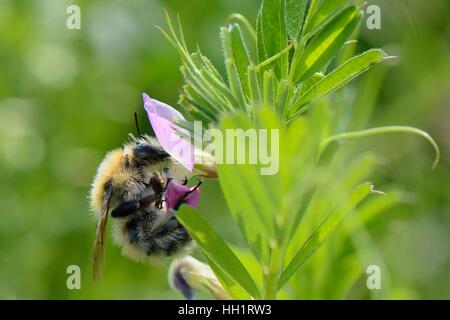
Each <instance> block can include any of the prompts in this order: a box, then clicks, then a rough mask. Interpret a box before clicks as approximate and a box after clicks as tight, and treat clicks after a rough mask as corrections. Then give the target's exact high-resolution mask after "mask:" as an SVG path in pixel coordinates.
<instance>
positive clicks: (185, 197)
mask: <svg viewBox="0 0 450 320" xmlns="http://www.w3.org/2000/svg"><path fill="white" fill-rule="evenodd" d="M199 186H200V183H199V184H197V185H196V186H194V187H192V188H190V187H188V186H186V185H184V184H181V183H178V182H176V181H174V180H171V181H170V182H169V185H168V186H167V189H166V193H165V199H166V206H167V210H170V209H174V210H175V211H177V210H178V209H179V207H180V205H182V204H183V203H185V204H187V205H189V206H191V207H192V208H195V207H196V206H197V203H198V200H199V198H200V188H199Z"/></svg>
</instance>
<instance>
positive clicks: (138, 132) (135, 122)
mask: <svg viewBox="0 0 450 320" xmlns="http://www.w3.org/2000/svg"><path fill="white" fill-rule="evenodd" d="M134 124H135V125H136V131H137V134H138V135H139V137H141V130H139V121H138V116H137V112H135V113H134Z"/></svg>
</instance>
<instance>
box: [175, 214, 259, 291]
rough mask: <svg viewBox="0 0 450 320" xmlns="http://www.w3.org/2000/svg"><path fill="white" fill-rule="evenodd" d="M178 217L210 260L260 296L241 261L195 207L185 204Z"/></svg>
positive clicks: (242, 285)
mask: <svg viewBox="0 0 450 320" xmlns="http://www.w3.org/2000/svg"><path fill="white" fill-rule="evenodd" d="M177 218H178V220H179V221H180V222H181V223H182V224H183V226H184V227H185V228H186V229H187V231H188V232H189V234H190V235H191V236H192V237H193V238H194V240H195V241H196V242H197V244H198V245H199V246H200V248H201V249H202V251H203V253H204V254H205V256H207V257H208V260H211V261H213V264H214V265H216V266H218V267H220V268H221V269H222V270H223V272H224V273H225V274H226V275H227V276H228V277H229V278H231V279H232V280H233V281H235V282H236V283H238V284H239V285H240V286H241V287H242V288H243V289H245V291H247V292H248V293H249V294H250V295H251V296H253V297H254V298H258V297H259V290H258V288H257V286H256V284H255V282H254V281H253V279H252V277H251V276H250V275H249V273H248V272H247V270H246V269H245V267H244V266H243V265H242V263H241V261H240V260H239V259H238V258H237V257H236V255H235V254H234V253H233V251H232V250H231V249H230V248H229V247H228V245H227V244H226V243H225V242H224V241H223V240H222V238H221V237H220V236H219V234H218V233H217V232H216V231H215V230H214V229H213V228H212V227H211V226H210V225H209V224H208V222H207V221H206V220H205V219H204V218H203V217H201V216H200V215H199V214H198V213H197V212H196V211H195V210H194V209H193V208H191V207H189V206H183V207H182V208H181V210H180V211H179V212H178V214H177Z"/></svg>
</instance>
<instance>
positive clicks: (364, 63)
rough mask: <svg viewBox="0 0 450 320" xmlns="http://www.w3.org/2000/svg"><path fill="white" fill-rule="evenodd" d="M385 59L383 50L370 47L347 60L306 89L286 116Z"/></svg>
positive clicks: (299, 111) (291, 114) (300, 109)
mask: <svg viewBox="0 0 450 320" xmlns="http://www.w3.org/2000/svg"><path fill="white" fill-rule="evenodd" d="M384 60H385V56H384V53H383V51H381V50H379V49H372V50H369V51H366V52H364V53H362V54H361V55H359V56H356V57H353V58H351V59H349V60H347V61H346V62H345V63H344V64H342V65H340V66H339V67H337V68H336V69H335V70H333V71H332V72H331V73H329V74H328V75H326V76H325V77H324V78H323V79H322V80H320V81H318V82H317V83H316V84H315V85H313V86H312V87H311V88H310V89H309V90H307V91H306V92H305V93H304V94H303V95H302V96H301V97H300V98H299V99H298V100H297V101H296V102H295V103H294V105H293V106H292V108H291V109H290V110H289V114H288V118H292V117H293V116H294V115H295V114H296V113H302V107H303V106H305V105H307V104H309V103H311V102H313V101H315V100H317V99H318V98H321V97H323V96H324V95H327V94H329V93H331V92H333V91H334V90H337V89H339V88H340V87H342V86H343V85H345V84H346V83H348V82H349V81H350V80H352V79H353V78H355V77H357V76H358V75H360V74H361V73H363V72H365V71H366V70H368V69H369V68H370V66H371V65H373V64H375V63H379V62H382V61H384Z"/></svg>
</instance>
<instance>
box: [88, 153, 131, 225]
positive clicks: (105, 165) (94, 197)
mask: <svg viewBox="0 0 450 320" xmlns="http://www.w3.org/2000/svg"><path fill="white" fill-rule="evenodd" d="M123 160H124V153H123V151H122V149H114V150H111V151H110V152H108V153H107V155H106V156H105V158H104V159H103V161H102V163H101V164H100V166H99V167H98V169H97V174H96V175H95V178H94V181H93V183H92V186H91V187H92V189H91V194H90V201H91V209H92V211H93V212H94V214H95V216H96V217H97V218H98V215H99V214H100V209H101V207H102V203H103V196H104V195H103V193H104V190H105V184H106V183H107V182H108V181H110V180H111V178H112V177H113V176H114V175H115V174H116V173H117V172H120V170H121V169H122V164H123Z"/></svg>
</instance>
